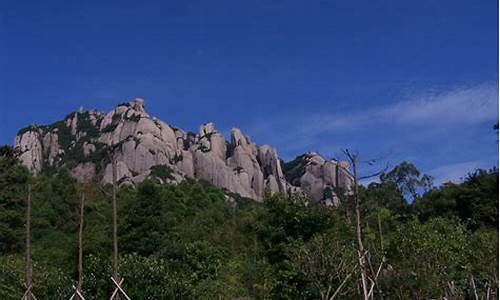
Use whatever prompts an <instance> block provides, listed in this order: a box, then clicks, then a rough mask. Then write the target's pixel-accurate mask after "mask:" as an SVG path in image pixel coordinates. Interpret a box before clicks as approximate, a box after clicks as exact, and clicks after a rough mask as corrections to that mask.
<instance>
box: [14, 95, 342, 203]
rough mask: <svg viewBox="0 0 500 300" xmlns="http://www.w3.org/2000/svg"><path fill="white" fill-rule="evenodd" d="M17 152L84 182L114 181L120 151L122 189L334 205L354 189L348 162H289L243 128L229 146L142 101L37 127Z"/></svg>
mask: <svg viewBox="0 0 500 300" xmlns="http://www.w3.org/2000/svg"><path fill="white" fill-rule="evenodd" d="M14 147H15V148H16V149H17V151H18V156H19V159H20V161H21V162H22V164H23V165H25V166H26V167H27V168H28V169H29V170H31V171H32V172H33V173H34V174H39V173H41V172H52V171H53V170H56V169H57V168H60V167H63V166H64V167H67V168H69V169H70V170H71V171H72V174H73V176H75V177H76V178H78V179H79V180H82V181H88V180H91V179H95V180H99V181H101V182H103V183H110V182H111V181H112V165H111V160H112V153H114V157H115V159H116V160H117V179H118V181H119V182H120V184H132V185H135V184H137V183H139V182H141V181H143V180H145V179H147V178H152V177H154V178H157V179H158V180H159V181H160V182H165V183H178V182H180V181H182V180H184V179H185V178H193V179H199V180H204V181H207V182H209V183H211V184H213V185H215V186H218V187H221V188H223V189H225V190H226V191H227V192H230V193H236V194H239V195H240V196H242V197H247V198H252V199H255V200H257V201H260V200H262V199H263V197H264V195H265V194H266V193H277V192H280V193H286V194H288V195H289V194H291V193H294V192H300V191H302V192H305V193H307V194H308V195H309V196H310V197H311V199H312V201H314V202H319V201H323V202H325V203H331V204H335V203H336V201H338V199H337V197H336V194H335V192H334V190H335V189H336V188H343V189H344V190H348V189H349V188H350V186H351V185H352V176H351V175H350V173H349V171H348V166H347V165H346V164H345V163H343V162H337V161H334V160H326V159H324V158H323V157H321V156H320V155H318V154H316V153H307V154H304V155H301V156H298V157H297V158H296V159H295V160H293V161H290V162H288V163H283V162H282V160H280V158H279V157H278V154H277V151H276V150H275V149H273V148H272V147H270V146H268V145H261V146H258V145H256V144H255V143H253V142H252V140H251V139H250V137H248V136H246V135H245V134H243V133H242V132H241V131H240V130H239V129H237V128H233V129H232V130H231V137H230V140H229V141H226V140H225V138H224V136H223V135H222V134H221V133H220V132H218V131H217V129H216V128H215V125H214V124H213V123H207V124H203V125H201V126H200V127H199V129H198V133H193V132H185V131H183V130H181V129H178V128H175V127H172V126H170V125H168V124H167V123H165V122H163V121H160V120H158V119H156V118H154V117H151V116H150V115H149V114H148V113H147V112H146V110H145V103H144V100H143V99H139V98H137V99H135V100H133V101H130V102H125V103H122V104H119V105H118V106H117V107H116V108H115V109H114V110H112V111H110V112H109V113H107V114H103V113H100V112H97V111H95V110H91V111H85V110H83V109H80V110H79V111H78V112H73V113H71V114H69V115H68V116H66V117H65V118H64V120H62V121H59V122H56V123H53V124H51V125H46V126H36V125H31V126H29V127H27V128H24V129H22V130H20V131H19V133H18V135H17V136H16V138H15V141H14Z"/></svg>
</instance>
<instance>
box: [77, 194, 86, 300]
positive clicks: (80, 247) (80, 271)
mask: <svg viewBox="0 0 500 300" xmlns="http://www.w3.org/2000/svg"><path fill="white" fill-rule="evenodd" d="M84 209H85V192H83V191H82V195H81V198H80V228H79V231H78V284H77V291H78V292H80V293H82V286H83V214H84ZM76 299H80V296H78V295H77V296H76Z"/></svg>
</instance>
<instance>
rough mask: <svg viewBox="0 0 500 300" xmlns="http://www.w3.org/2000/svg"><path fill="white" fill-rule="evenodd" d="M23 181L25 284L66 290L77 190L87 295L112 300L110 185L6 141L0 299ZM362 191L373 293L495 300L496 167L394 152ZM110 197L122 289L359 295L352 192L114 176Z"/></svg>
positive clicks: (11, 268)
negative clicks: (434, 175)
mask: <svg viewBox="0 0 500 300" xmlns="http://www.w3.org/2000/svg"><path fill="white" fill-rule="evenodd" d="M157 171H162V172H163V173H165V174H167V173H168V172H165V170H157ZM163 173H162V174H163ZM167 175H168V174H167ZM167 175H165V176H167ZM28 183H29V184H31V186H32V187H33V195H32V197H33V207H32V248H33V249H32V256H33V260H34V294H35V295H36V296H37V298H38V299H68V298H69V296H70V295H71V293H72V289H71V285H72V284H74V278H75V273H76V268H77V263H76V260H77V258H76V257H77V230H78V201H79V194H80V193H82V192H85V194H86V198H87V202H86V206H85V230H84V254H85V259H84V281H83V289H84V294H85V296H86V299H106V296H108V297H109V293H110V289H111V285H110V280H109V277H110V276H111V252H112V246H111V228H110V227H111V204H110V200H109V199H110V196H109V195H110V190H111V188H110V187H109V186H105V187H100V186H99V185H98V184H87V185H81V184H78V183H77V182H76V181H75V180H74V179H73V178H72V177H71V176H70V174H69V172H68V171H67V170H64V169H61V170H59V171H58V172H57V173H55V174H54V175H51V176H47V175H42V176H38V177H36V178H33V177H32V176H31V175H30V174H29V172H28V171H27V170H26V169H24V168H23V167H21V166H20V165H19V163H18V162H17V161H16V160H15V159H14V155H13V153H12V150H11V149H10V148H8V147H2V148H1V149H0V299H7V300H8V299H20V297H21V296H22V293H23V285H22V284H23V280H24V279H23V276H24V261H23V246H24V244H23V230H24V229H23V223H24V200H25V198H26V190H27V184H28ZM360 199H361V203H362V220H363V232H364V235H363V242H364V243H365V247H366V248H367V250H368V253H369V255H368V261H369V265H370V267H371V268H370V272H371V273H372V275H375V274H376V273H378V274H379V275H378V276H373V277H374V278H375V277H377V281H376V283H377V284H376V285H375V287H374V295H375V298H377V299H431V298H432V299H438V298H442V297H444V296H447V298H448V299H473V290H472V285H471V279H472V278H473V279H474V283H475V285H476V289H477V293H478V294H479V297H483V298H484V296H485V294H486V293H487V292H488V291H489V293H490V294H491V295H493V296H492V298H491V299H494V298H495V299H497V297H498V294H497V293H498V252H497V251H498V171H497V170H489V171H486V170H478V171H477V172H475V173H472V174H469V175H468V176H467V178H466V179H465V181H464V182H463V183H461V184H451V183H450V184H445V185H443V186H441V187H432V185H431V184H430V178H429V177H428V176H425V175H424V174H421V173H420V172H418V170H417V169H416V168H415V167H414V166H413V165H411V164H409V163H402V164H401V165H399V166H397V167H396V168H394V169H393V170H391V171H390V172H387V173H384V174H382V175H381V176H380V182H379V183H372V184H370V185H369V186H367V187H361V190H360ZM118 201H119V215H120V219H119V222H120V224H119V228H120V232H119V241H120V256H121V260H120V273H121V276H122V277H123V278H124V279H125V282H124V287H125V289H126V291H127V293H128V294H129V295H130V296H131V297H132V299H234V298H238V297H240V298H242V297H247V298H248V299H328V298H329V297H331V296H332V295H333V293H334V292H335V291H336V290H337V289H338V287H341V288H340V289H339V290H338V293H337V294H336V298H335V299H338V298H340V299H360V298H361V297H360V296H359V270H358V265H357V263H358V261H357V259H358V257H357V253H356V248H355V242H354V241H355V232H354V228H355V227H354V226H353V213H352V207H351V206H352V205H351V199H350V196H345V197H342V199H341V206H340V207H338V208H330V207H325V206H322V205H316V206H313V207H307V206H306V204H305V203H307V199H306V198H305V197H304V196H303V195H295V196H293V197H292V199H288V198H286V197H285V196H283V195H279V194H276V195H269V196H267V197H266V199H265V201H264V203H256V202H254V201H251V200H248V199H241V198H238V197H235V199H233V200H228V197H227V196H226V194H225V193H224V192H223V191H222V190H220V189H218V188H215V187H213V186H210V185H208V184H205V183H203V182H195V181H191V180H188V181H185V182H183V183H181V184H179V185H167V184H163V185H162V184H159V183H158V182H156V181H145V182H143V183H142V184H141V185H139V186H138V187H137V188H135V189H134V188H131V187H122V188H121V189H120V190H119V193H118ZM408 203H411V204H408ZM379 266H381V267H380V271H378V270H379ZM327 295H328V296H327Z"/></svg>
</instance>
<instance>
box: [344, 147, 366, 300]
mask: <svg viewBox="0 0 500 300" xmlns="http://www.w3.org/2000/svg"><path fill="white" fill-rule="evenodd" d="M347 154H348V156H349V159H350V160H351V164H352V168H353V176H354V209H355V213H356V237H357V242H358V256H359V269H360V272H361V285H362V288H363V299H365V300H368V282H367V277H368V276H367V271H366V253H365V247H364V246H363V237H362V230H361V209H360V203H359V190H358V157H357V155H353V154H350V153H349V152H347Z"/></svg>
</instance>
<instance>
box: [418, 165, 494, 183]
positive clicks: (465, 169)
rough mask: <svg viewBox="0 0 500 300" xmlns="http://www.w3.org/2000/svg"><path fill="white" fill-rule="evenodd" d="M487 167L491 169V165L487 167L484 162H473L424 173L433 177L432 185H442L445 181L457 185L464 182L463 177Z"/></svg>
mask: <svg viewBox="0 0 500 300" xmlns="http://www.w3.org/2000/svg"><path fill="white" fill-rule="evenodd" d="M489 167H491V165H489V164H488V162H486V161H482V160H473V161H466V162H458V163H453V164H448V165H443V166H439V167H437V168H434V169H432V170H429V171H427V172H426V173H428V174H430V175H431V176H432V177H434V184H442V183H444V182H447V181H452V182H455V183H458V182H462V181H463V180H464V176H467V174H468V173H470V172H474V171H475V170H477V169H479V168H489Z"/></svg>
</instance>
